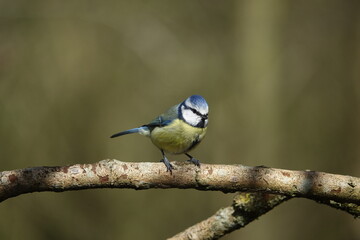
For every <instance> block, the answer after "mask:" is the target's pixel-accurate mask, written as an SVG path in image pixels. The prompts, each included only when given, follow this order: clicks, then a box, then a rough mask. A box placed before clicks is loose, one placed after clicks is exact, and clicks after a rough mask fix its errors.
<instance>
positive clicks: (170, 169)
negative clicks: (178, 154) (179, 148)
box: [160, 157, 174, 174]
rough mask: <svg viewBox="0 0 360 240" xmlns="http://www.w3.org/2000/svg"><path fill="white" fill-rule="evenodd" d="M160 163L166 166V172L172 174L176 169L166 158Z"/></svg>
mask: <svg viewBox="0 0 360 240" xmlns="http://www.w3.org/2000/svg"><path fill="white" fill-rule="evenodd" d="M160 162H163V163H164V164H165V166H166V171H167V172H170V174H172V170H173V169H174V167H173V165H172V164H171V163H170V162H169V160H168V159H167V158H166V157H164V158H163V159H161V160H160Z"/></svg>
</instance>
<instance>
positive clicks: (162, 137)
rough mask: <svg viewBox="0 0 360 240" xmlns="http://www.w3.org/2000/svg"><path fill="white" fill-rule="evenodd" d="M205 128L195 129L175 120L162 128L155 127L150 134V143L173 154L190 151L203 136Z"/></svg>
mask: <svg viewBox="0 0 360 240" xmlns="http://www.w3.org/2000/svg"><path fill="white" fill-rule="evenodd" d="M206 129H207V128H196V127H193V126H190V125H189V124H186V123H185V122H184V121H182V120H179V119H176V120H174V121H173V122H172V123H171V124H169V125H167V126H164V127H156V128H154V129H153V130H152V131H151V133H150V139H151V141H152V142H153V143H154V144H155V146H157V147H158V148H160V149H162V150H164V151H166V152H169V153H173V154H181V153H186V152H188V151H190V150H191V149H192V148H193V147H195V146H196V145H197V144H198V143H199V142H200V141H201V140H202V139H203V138H204V136H205V133H206Z"/></svg>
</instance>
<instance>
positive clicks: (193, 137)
mask: <svg viewBox="0 0 360 240" xmlns="http://www.w3.org/2000/svg"><path fill="white" fill-rule="evenodd" d="M208 113H209V106H208V104H207V102H206V100H205V99H204V98H203V97H202V96H199V95H192V96H190V97H188V98H187V99H186V100H184V101H183V102H181V103H179V104H177V105H175V106H173V107H171V108H170V109H169V110H168V111H167V112H165V113H163V114H161V115H160V116H158V117H156V118H155V119H154V120H152V121H151V122H150V123H148V124H145V125H143V126H141V127H138V128H133V129H129V130H126V131H123V132H119V133H116V134H114V135H112V136H111V138H114V137H119V136H122V135H125V134H130V133H139V134H141V135H145V136H147V137H149V138H150V139H151V141H152V142H153V144H154V145H155V146H156V147H158V148H159V149H160V151H161V154H162V157H163V158H162V160H161V162H163V163H164V164H165V166H166V169H167V171H170V173H172V170H173V169H174V167H173V166H172V165H171V163H170V162H169V160H168V159H167V157H166V156H165V152H166V153H171V154H185V155H186V156H188V157H189V158H190V159H189V160H188V161H190V162H192V163H194V164H195V165H196V166H198V167H200V162H199V160H197V159H195V158H193V157H192V156H191V155H190V154H188V152H189V151H190V150H192V149H194V147H195V146H197V145H198V144H199V143H200V142H201V140H202V139H203V138H204V136H205V133H206V129H207V125H208Z"/></svg>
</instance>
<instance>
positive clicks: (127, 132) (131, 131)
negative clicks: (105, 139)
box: [111, 128, 140, 138]
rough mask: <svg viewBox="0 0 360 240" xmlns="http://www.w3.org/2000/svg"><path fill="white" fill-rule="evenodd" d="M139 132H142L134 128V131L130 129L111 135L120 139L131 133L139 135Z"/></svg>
mask: <svg viewBox="0 0 360 240" xmlns="http://www.w3.org/2000/svg"><path fill="white" fill-rule="evenodd" d="M139 131H140V128H133V129H129V130H126V131H123V132H119V133H115V134H114V135H111V138H114V137H119V136H122V135H126V134H130V133H137V132H139Z"/></svg>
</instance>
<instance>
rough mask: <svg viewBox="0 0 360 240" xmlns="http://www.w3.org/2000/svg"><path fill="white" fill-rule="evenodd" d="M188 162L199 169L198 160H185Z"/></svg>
mask: <svg viewBox="0 0 360 240" xmlns="http://www.w3.org/2000/svg"><path fill="white" fill-rule="evenodd" d="M187 161H188V162H191V163H193V164H194V165H195V166H197V167H200V161H199V160H197V159H196V158H193V157H192V158H190V159H189V160H187Z"/></svg>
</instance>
